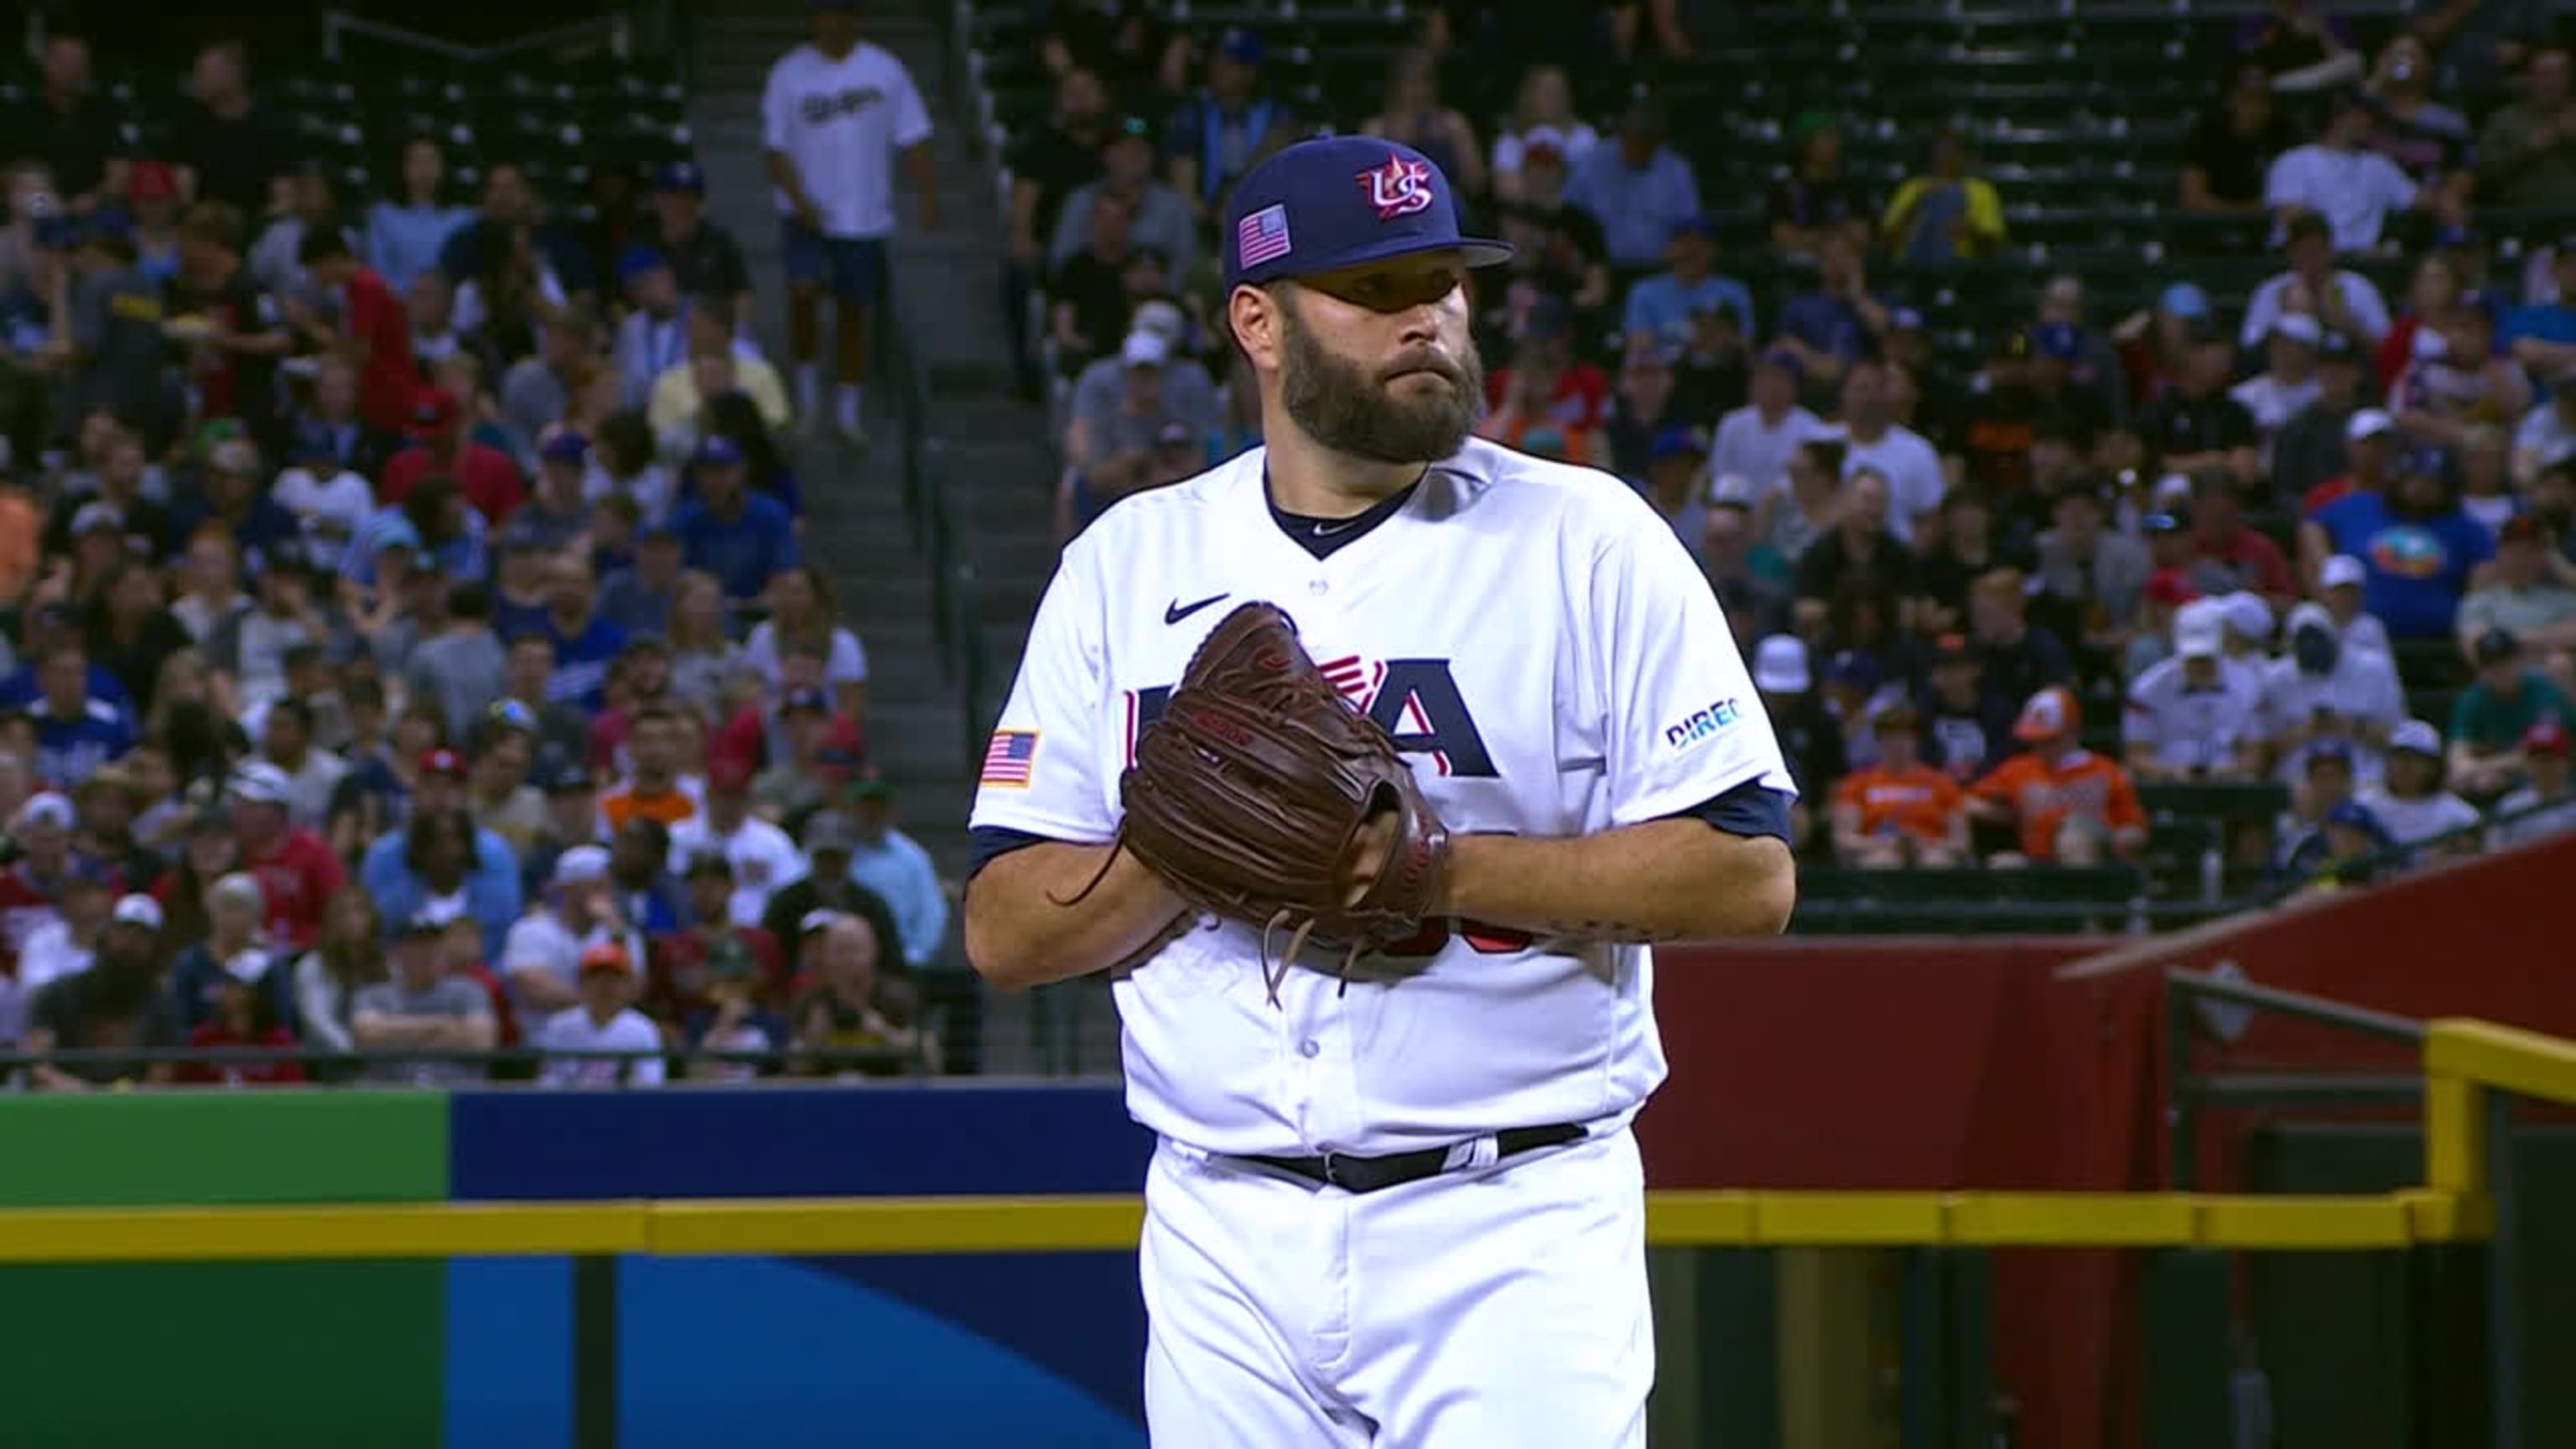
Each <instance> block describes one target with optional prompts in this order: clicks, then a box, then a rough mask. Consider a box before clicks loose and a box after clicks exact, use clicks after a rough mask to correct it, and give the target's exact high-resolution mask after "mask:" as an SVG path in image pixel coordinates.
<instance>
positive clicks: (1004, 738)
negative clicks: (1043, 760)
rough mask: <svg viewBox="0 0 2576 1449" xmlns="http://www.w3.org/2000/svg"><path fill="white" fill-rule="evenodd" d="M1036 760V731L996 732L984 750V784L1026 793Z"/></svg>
mask: <svg viewBox="0 0 2576 1449" xmlns="http://www.w3.org/2000/svg"><path fill="white" fill-rule="evenodd" d="M1037 758H1038V732H1037V731H1036V730H995V731H994V732H993V743H992V744H990V745H988V746H986V747H985V750H984V775H983V783H985V784H987V785H1001V786H1004V787H1007V788H1010V789H1014V790H1025V789H1027V788H1028V785H1029V771H1030V769H1031V767H1033V766H1034V765H1036V763H1037Z"/></svg>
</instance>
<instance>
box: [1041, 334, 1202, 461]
mask: <svg viewBox="0 0 2576 1449" xmlns="http://www.w3.org/2000/svg"><path fill="white" fill-rule="evenodd" d="M1138 333H1150V334H1152V335H1153V336H1156V337H1159V338H1161V339H1163V343H1164V347H1165V352H1164V357H1163V362H1162V369H1163V374H1162V392H1161V397H1162V405H1163V407H1164V409H1165V410H1166V411H1168V412H1169V413H1170V414H1171V415H1172V416H1173V417H1176V418H1179V419H1181V420H1182V421H1185V422H1187V423H1189V424H1190V425H1191V427H1192V428H1193V429H1195V430H1197V431H1198V432H1199V433H1200V434H1201V435H1202V436H1205V435H1208V434H1211V433H1214V432H1216V431H1217V430H1218V429H1219V428H1221V427H1222V426H1223V425H1224V411H1225V410H1224V404H1223V401H1222V399H1221V398H1220V396H1219V394H1218V392H1217V386H1216V381H1215V379H1213V378H1211V377H1210V376H1209V375H1208V370H1207V367H1206V365H1205V364H1204V363H1202V362H1200V361H1199V360H1198V358H1197V357H1196V356H1194V355H1193V354H1192V351H1191V340H1190V320H1189V317H1188V315H1187V314H1186V313H1184V312H1182V311H1181V309H1180V307H1179V306H1178V305H1176V304H1174V303H1171V302H1167V301H1164V300H1162V299H1160V298H1156V299H1155V300H1153V301H1150V302H1139V303H1137V304H1136V311H1135V313H1134V315H1133V316H1131V317H1130V318H1129V319H1128V322H1127V335H1128V336H1129V337H1131V338H1132V337H1134V336H1135V335H1136V334H1138ZM1127 372H1128V362H1127V349H1126V347H1125V345H1124V344H1122V345H1121V346H1120V348H1119V350H1118V351H1117V352H1116V353H1115V354H1113V355H1111V356H1108V357H1102V358H1097V359H1095V360H1093V361H1091V362H1089V363H1086V364H1084V366H1083V369H1082V372H1081V374H1080V375H1079V376H1077V377H1075V378H1074V380H1073V397H1072V400H1071V401H1070V402H1069V403H1068V404H1067V405H1066V407H1065V418H1066V423H1065V428H1066V434H1067V437H1066V444H1067V454H1068V456H1072V444H1073V442H1074V441H1075V440H1074V439H1073V437H1072V433H1073V430H1074V428H1075V427H1076V426H1077V425H1080V424H1082V423H1083V422H1084V420H1086V419H1089V420H1091V427H1092V429H1093V430H1094V431H1098V430H1099V429H1100V427H1101V426H1103V424H1102V421H1101V420H1103V419H1107V418H1110V417H1112V416H1113V415H1114V414H1115V413H1117V412H1118V410H1119V409H1120V408H1121V407H1123V406H1124V405H1125V402H1126V397H1127V393H1128V389H1129V379H1128V376H1127Z"/></svg>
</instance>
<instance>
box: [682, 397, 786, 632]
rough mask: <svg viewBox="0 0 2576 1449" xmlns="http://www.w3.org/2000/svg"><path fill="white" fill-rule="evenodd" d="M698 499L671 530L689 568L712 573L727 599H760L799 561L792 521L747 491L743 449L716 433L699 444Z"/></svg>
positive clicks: (770, 502)
mask: <svg viewBox="0 0 2576 1449" xmlns="http://www.w3.org/2000/svg"><path fill="white" fill-rule="evenodd" d="M696 462H697V467H696V469H695V472H696V474H697V487H698V492H697V497H695V498H692V499H690V500H689V501H688V502H686V503H683V504H681V505H680V510H679V514H678V516H677V517H675V518H673V519H672V528H673V530H674V531H675V532H677V533H678V534H679V535H680V538H681V539H682V541H683V544H684V547H685V549H686V551H687V558H688V565H689V567H690V568H693V569H698V570H701V571H703V572H706V573H710V574H713V575H715V578H716V582H717V583H719V584H721V585H723V586H724V595H725V597H726V598H727V599H729V600H733V601H735V602H740V601H743V600H747V599H756V598H758V597H760V594H761V591H762V590H764V589H766V588H768V587H769V580H770V579H771V577H773V576H774V575H777V574H780V573H783V572H785V571H786V570H788V569H792V568H794V567H796V566H797V564H799V563H801V562H802V561H803V559H802V558H801V556H800V555H799V553H798V551H797V546H796V520H795V519H793V518H792V517H790V516H789V515H788V512H787V509H786V508H785V507H784V506H782V505H781V504H780V503H779V502H778V500H777V499H775V498H772V497H770V496H769V495H767V494H765V493H755V492H753V491H752V488H751V482H750V478H749V475H748V472H747V470H746V469H745V467H744V462H743V456H742V449H741V448H740V447H738V446H736V445H735V443H734V441H733V440H732V439H731V438H727V437H724V436H722V435H721V434H719V435H717V436H714V437H711V438H708V439H707V440H706V441H705V442H703V443H700V444H699V445H698V452H697V459H696Z"/></svg>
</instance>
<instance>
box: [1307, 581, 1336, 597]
mask: <svg viewBox="0 0 2576 1449" xmlns="http://www.w3.org/2000/svg"><path fill="white" fill-rule="evenodd" d="M1332 591H1333V586H1332V585H1331V584H1328V583H1325V582H1324V581H1323V580H1322V579H1317V580H1315V581H1314V582H1313V583H1311V584H1308V585H1307V586H1306V592H1307V593H1310V594H1314V595H1317V596H1318V597H1320V596H1322V595H1324V594H1329V593H1331V592H1332Z"/></svg>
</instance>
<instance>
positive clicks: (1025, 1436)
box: [617, 1258, 1145, 1449]
mask: <svg viewBox="0 0 2576 1449" xmlns="http://www.w3.org/2000/svg"><path fill="white" fill-rule="evenodd" d="M1020 1301H1021V1304H1022V1307H1023V1309H1024V1310H1025V1311H1027V1312H1029V1313H1032V1314H1043V1315H1047V1316H1049V1317H1052V1318H1053V1319H1054V1320H1055V1321H1056V1323H1057V1325H1058V1329H1059V1331H1061V1332H1064V1333H1066V1334H1080V1333H1082V1332H1086V1331H1088V1330H1089V1328H1090V1326H1091V1325H1090V1324H1089V1322H1088V1320H1087V1318H1086V1316H1085V1315H1084V1314H1083V1312H1082V1305H1081V1304H1080V1303H1079V1302H1066V1301H1063V1300H1060V1299H1054V1298H1051V1297H1034V1296H1033V1297H1024V1298H1022V1299H1021V1300H1020ZM618 1302H619V1306H620V1314H619V1317H620V1319H621V1323H620V1331H619V1335H618V1337H619V1357H618V1365H617V1372H618V1380H619V1384H620V1389H621V1392H620V1395H619V1400H620V1412H619V1416H618V1443H619V1446H620V1449H707V1446H709V1445H719V1444H746V1445H752V1444H756V1445H759V1446H762V1449H808V1446H811V1449H824V1446H830V1449H847V1446H851V1445H876V1444H883V1445H903V1444H921V1445H934V1444H936V1445H951V1444H953V1445H987V1444H991V1445H1002V1444H1012V1445H1020V1444H1026V1445H1044V1446H1047V1449H1143V1446H1144V1443H1145V1433H1144V1430H1143V1428H1142V1427H1141V1426H1140V1425H1139V1424H1138V1423H1137V1422H1136V1420H1135V1419H1133V1418H1131V1417H1130V1416H1129V1415H1128V1414H1127V1413H1125V1412H1122V1411H1120V1410H1118V1409H1116V1408H1113V1407H1111V1406H1109V1405H1107V1404H1104V1403H1102V1402H1101V1401H1100V1400H1099V1399H1098V1398H1097V1397H1096V1396H1095V1395H1093V1394H1091V1393H1089V1392H1086V1391H1085V1390H1084V1389H1083V1388H1081V1387H1079V1386H1077V1385H1074V1384H1070V1383H1067V1382H1065V1381H1064V1380H1063V1379H1061V1378H1059V1377H1057V1376H1056V1375H1054V1374H1052V1373H1050V1372H1048V1371H1047V1370H1046V1369H1044V1368H1043V1367H1040V1366H1039V1365H1037V1364H1035V1363H1033V1362H1031V1361H1030V1360H1029V1359H1028V1358H1026V1357H1023V1356H1021V1355H1019V1354H1016V1353H1013V1352H1010V1351H1008V1350H1006V1349H1004V1348H1001V1347H999V1346H997V1345H995V1344H993V1343H992V1342H990V1341H989V1340H987V1339H985V1338H983V1337H981V1336H979V1335H977V1334H975V1333H973V1332H970V1331H968V1330H967V1329H964V1328H962V1327H960V1326H958V1325H957V1324H956V1323H955V1322H953V1321H951V1320H948V1319H945V1318H942V1317H940V1316H937V1315H934V1314H929V1313H924V1312H921V1311H920V1310H918V1309H916V1308H914V1307H912V1306H911V1305H909V1304H907V1303H905V1302H904V1301H902V1300H901V1299H898V1298H893V1297H889V1296H886V1295H884V1294H880V1293H876V1292H872V1291H870V1290H868V1289H866V1288H864V1287H862V1286H860V1285H858V1284H856V1283H854V1282H852V1281H849V1280H848V1279H846V1278H841V1277H838V1276H835V1275H832V1274H827V1273H822V1272H817V1271H816V1270H815V1269H814V1268H813V1267H812V1266H809V1265H806V1264H802V1263H795V1262H785V1261H780V1260H776V1259H767V1258H661V1259H654V1258H634V1259H628V1260H626V1261H625V1262H624V1263H622V1264H621V1265H620V1270H619V1274H618ZM1129 1372H1130V1373H1131V1374H1132V1373H1134V1372H1135V1369H1134V1366H1133V1364H1132V1362H1131V1365H1130V1369H1129Z"/></svg>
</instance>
